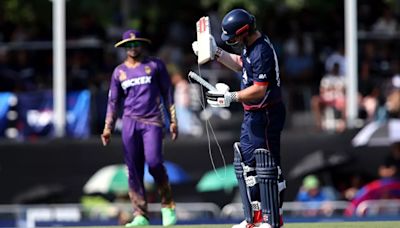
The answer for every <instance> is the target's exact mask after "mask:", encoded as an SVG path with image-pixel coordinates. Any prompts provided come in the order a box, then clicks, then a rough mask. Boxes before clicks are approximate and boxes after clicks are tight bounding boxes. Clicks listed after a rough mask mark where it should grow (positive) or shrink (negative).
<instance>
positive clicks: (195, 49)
mask: <svg viewBox="0 0 400 228" xmlns="http://www.w3.org/2000/svg"><path fill="white" fill-rule="evenodd" d="M210 41H211V59H214V58H215V53H216V52H217V50H218V46H217V43H216V42H215V39H214V36H213V35H210ZM192 49H193V52H194V54H195V55H198V54H199V45H198V42H197V41H194V42H193V43H192Z"/></svg>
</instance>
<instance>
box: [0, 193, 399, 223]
mask: <svg viewBox="0 0 400 228" xmlns="http://www.w3.org/2000/svg"><path fill="white" fill-rule="evenodd" d="M316 206H317V207H316ZM348 206H349V202H347V201H330V202H326V204H318V205H317V204H315V203H301V202H285V203H284V206H283V210H284V214H285V219H290V218H299V217H309V218H310V217H320V218H321V217H322V218H331V217H338V216H342V215H343V212H344V210H345V209H346V208H347V207H348ZM160 208H161V207H160V204H155V203H151V204H149V216H150V217H151V218H152V219H159V218H160ZM328 209H329V210H328ZM120 210H124V211H128V212H131V210H132V208H131V205H130V204H129V203H113V204H108V205H100V206H93V207H91V208H87V207H84V206H82V205H81V204H52V205H0V227H10V226H11V227H26V228H33V227H38V226H42V225H43V223H44V224H46V226H53V225H54V224H56V225H71V226H73V225H82V224H88V225H96V224H99V222H100V224H101V222H103V223H102V224H104V222H106V221H108V223H109V225H117V223H118V221H117V217H116V216H117V214H118V213H117V212H118V211H120ZM310 210H311V211H314V210H316V211H318V212H323V213H315V214H312V213H309V212H310ZM176 211H177V217H178V220H179V221H181V222H182V221H186V223H190V221H195V220H200V219H201V220H202V221H203V222H204V221H208V222H209V223H217V222H216V221H228V222H231V223H233V222H236V221H238V220H241V219H243V209H242V204H241V203H231V204H227V205H226V206H224V207H223V208H222V209H220V208H219V207H218V206H217V205H216V204H214V203H207V202H193V203H177V205H176ZM328 212H329V213H328ZM399 212H400V200H368V201H364V202H363V203H361V204H360V205H359V206H358V207H357V209H356V215H355V216H356V217H359V218H361V217H363V218H365V217H371V216H398V214H399ZM84 222H86V223H84ZM205 223H206V222H205ZM41 224H42V225H41Z"/></svg>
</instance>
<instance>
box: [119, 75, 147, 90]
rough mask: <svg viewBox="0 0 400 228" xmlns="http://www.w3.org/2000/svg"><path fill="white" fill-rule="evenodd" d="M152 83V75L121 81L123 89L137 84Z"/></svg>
mask: <svg viewBox="0 0 400 228" xmlns="http://www.w3.org/2000/svg"><path fill="white" fill-rule="evenodd" d="M150 83H151V76H142V77H137V78H132V79H129V80H126V81H124V82H122V83H121V87H122V89H124V90H126V89H127V88H129V87H133V86H137V85H145V84H150Z"/></svg>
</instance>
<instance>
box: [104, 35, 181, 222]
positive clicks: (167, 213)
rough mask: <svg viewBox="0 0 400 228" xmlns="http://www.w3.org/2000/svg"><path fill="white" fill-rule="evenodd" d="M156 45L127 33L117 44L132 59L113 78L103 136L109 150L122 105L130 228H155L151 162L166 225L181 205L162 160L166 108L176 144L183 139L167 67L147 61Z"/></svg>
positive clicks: (153, 60)
mask: <svg viewBox="0 0 400 228" xmlns="http://www.w3.org/2000/svg"><path fill="white" fill-rule="evenodd" d="M150 43H151V42H150V40H149V39H147V38H144V37H142V36H141V34H140V32H139V31H136V30H128V31H126V32H125V33H123V35H122V40H121V41H120V42H118V43H117V44H115V47H122V48H124V49H125V50H126V55H127V57H126V59H125V61H124V62H123V63H121V64H120V65H118V66H117V67H116V68H115V69H114V72H113V74H112V77H111V83H110V90H109V94H108V106H107V114H106V119H105V126H104V130H103V134H102V135H101V140H102V142H103V145H107V144H109V142H110V138H111V132H112V129H113V127H114V123H115V120H116V116H117V109H118V105H119V104H120V103H122V104H123V116H122V134H121V135H122V142H123V148H124V160H125V164H126V165H127V168H128V176H129V178H128V180H129V189H130V190H129V197H130V200H131V203H132V206H133V209H134V212H133V220H132V222H130V223H128V224H126V225H125V226H126V227H134V226H146V225H149V218H148V211H147V201H146V192H145V188H144V183H143V176H144V166H145V162H146V163H147V164H148V167H149V172H150V174H151V175H152V176H153V177H154V180H155V183H156V184H157V187H158V192H159V194H160V196H161V206H162V208H161V214H162V223H163V225H164V226H170V225H174V224H175V223H176V213H175V202H174V200H173V198H172V192H171V187H170V184H169V180H168V175H167V172H166V169H165V167H164V164H163V163H164V158H163V154H162V140H163V125H164V123H163V118H162V113H163V112H162V104H163V105H164V106H165V107H167V109H168V118H169V119H170V128H169V130H170V133H171V137H172V139H173V140H175V139H176V138H177V135H178V129H177V121H176V115H175V106H174V101H173V93H172V91H173V87H172V84H171V81H170V77H169V74H168V73H167V70H166V67H165V64H164V63H163V62H162V61H161V60H160V59H157V58H155V57H149V56H146V55H145V52H144V51H145V47H146V45H148V44H150ZM162 101H163V102H162Z"/></svg>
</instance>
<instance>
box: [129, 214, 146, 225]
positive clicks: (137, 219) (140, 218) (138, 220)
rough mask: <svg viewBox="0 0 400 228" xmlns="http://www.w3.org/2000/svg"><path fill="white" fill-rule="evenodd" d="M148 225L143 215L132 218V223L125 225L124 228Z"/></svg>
mask: <svg viewBox="0 0 400 228" xmlns="http://www.w3.org/2000/svg"><path fill="white" fill-rule="evenodd" d="M148 225H150V223H149V220H148V219H147V218H146V217H144V216H143V215H137V216H135V218H133V220H132V222H130V223H127V224H125V227H135V226H148Z"/></svg>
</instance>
